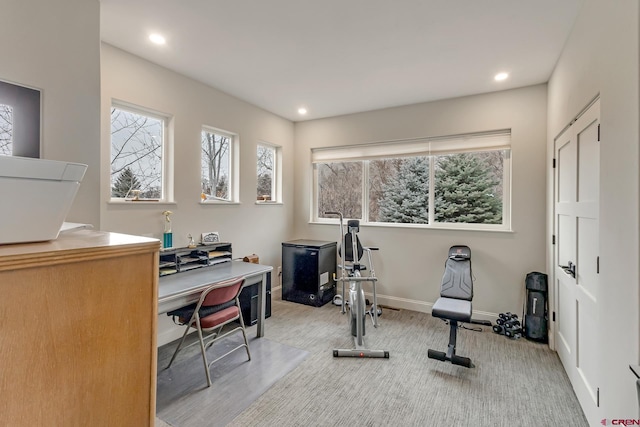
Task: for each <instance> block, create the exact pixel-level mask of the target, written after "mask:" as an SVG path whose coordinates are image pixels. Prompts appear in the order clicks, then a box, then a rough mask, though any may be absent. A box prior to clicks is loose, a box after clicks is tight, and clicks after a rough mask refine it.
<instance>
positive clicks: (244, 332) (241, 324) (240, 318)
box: [239, 312, 251, 360]
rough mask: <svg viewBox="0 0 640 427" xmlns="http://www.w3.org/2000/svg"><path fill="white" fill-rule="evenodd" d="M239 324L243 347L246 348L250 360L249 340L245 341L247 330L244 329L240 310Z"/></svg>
mask: <svg viewBox="0 0 640 427" xmlns="http://www.w3.org/2000/svg"><path fill="white" fill-rule="evenodd" d="M239 320H240V326H241V327H242V336H243V338H244V348H246V349H247V357H248V358H249V360H251V353H249V341H247V332H246V331H245V328H244V319H242V312H241V313H240V317H239Z"/></svg>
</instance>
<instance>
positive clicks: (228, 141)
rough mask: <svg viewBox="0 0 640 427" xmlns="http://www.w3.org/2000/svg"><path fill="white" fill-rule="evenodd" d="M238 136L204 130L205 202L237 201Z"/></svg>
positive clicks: (202, 161)
mask: <svg viewBox="0 0 640 427" xmlns="http://www.w3.org/2000/svg"><path fill="white" fill-rule="evenodd" d="M236 140H237V136H236V135H234V134H232V133H229V132H225V131H221V130H218V129H213V128H203V129H202V157H201V166H202V167H201V172H202V173H201V198H202V201H203V202H215V201H221V202H232V201H237V199H238V196H237V191H236V190H235V179H236V176H235V175H234V172H235V171H234V169H235V168H234V167H233V165H234V161H235V159H234V157H235V156H234V150H235V144H236Z"/></svg>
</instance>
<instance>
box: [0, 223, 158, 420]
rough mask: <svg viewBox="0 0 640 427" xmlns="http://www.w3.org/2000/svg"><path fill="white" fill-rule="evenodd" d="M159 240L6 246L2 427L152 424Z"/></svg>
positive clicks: (1, 249)
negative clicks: (3, 426)
mask: <svg viewBox="0 0 640 427" xmlns="http://www.w3.org/2000/svg"><path fill="white" fill-rule="evenodd" d="M159 249H160V243H159V241H158V240H155V239H149V238H144V237H136V236H127V235H123V234H116V233H106V232H98V231H89V230H82V231H76V232H72V233H68V234H61V235H60V237H59V238H58V239H57V240H54V241H51V242H43V243H30V244H18V245H4V246H0V331H1V332H0V337H1V338H0V396H1V397H0V425H7V426H9V425H10V426H43V425H50V426H135V427H139V426H153V424H154V421H155V399H156V396H155V392H156V359H157V349H156V322H157V311H158V288H157V285H158V251H159Z"/></svg>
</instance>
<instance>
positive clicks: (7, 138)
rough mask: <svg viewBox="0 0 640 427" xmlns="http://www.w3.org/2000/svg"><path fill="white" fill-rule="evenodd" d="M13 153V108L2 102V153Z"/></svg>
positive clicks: (0, 116)
mask: <svg viewBox="0 0 640 427" xmlns="http://www.w3.org/2000/svg"><path fill="white" fill-rule="evenodd" d="M12 154H13V108H12V107H11V106H10V105H4V104H0V155H3V156H11V155H12Z"/></svg>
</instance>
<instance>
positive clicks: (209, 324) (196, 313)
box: [167, 277, 251, 387]
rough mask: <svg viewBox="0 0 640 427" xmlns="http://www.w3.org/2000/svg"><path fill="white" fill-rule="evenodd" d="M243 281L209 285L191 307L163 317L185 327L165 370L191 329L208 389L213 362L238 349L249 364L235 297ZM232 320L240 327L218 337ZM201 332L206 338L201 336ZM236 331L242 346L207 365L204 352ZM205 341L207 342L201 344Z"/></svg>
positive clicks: (236, 280)
mask: <svg viewBox="0 0 640 427" xmlns="http://www.w3.org/2000/svg"><path fill="white" fill-rule="evenodd" d="M244 280H245V279H244V277H241V278H239V279H231V280H227V281H225V282H222V283H218V284H216V285H212V286H210V287H209V288H207V289H205V290H204V291H203V292H202V294H201V295H200V299H199V300H198V302H197V303H196V304H195V305H194V304H192V305H190V306H187V307H183V308H181V309H179V310H175V311H173V312H170V313H167V314H168V315H172V316H174V319H176V318H177V321H178V322H179V324H181V325H185V326H186V328H185V331H184V334H183V335H182V339H181V340H180V344H178V348H176V351H175V353H173V357H172V358H171V361H170V362H169V365H168V366H167V368H169V367H171V364H172V363H173V361H174V360H175V358H176V356H177V355H178V352H179V351H180V348H181V347H182V344H183V343H184V340H185V338H186V337H187V333H188V332H189V329H191V328H194V329H197V331H198V340H199V343H200V350H201V351H202V360H203V361H204V370H205V372H206V374H207V386H208V387H211V374H210V372H209V367H210V366H211V365H212V364H213V363H215V362H217V361H218V360H220V359H222V358H223V357H226V356H228V355H229V354H231V353H233V352H234V351H236V350H238V349H240V348H242V347H244V348H245V349H246V350H247V356H248V358H249V360H251V353H249V343H248V341H247V333H246V331H245V327H244V321H243V319H242V312H241V311H240V301H239V300H238V296H239V295H240V291H241V290H242V285H243V284H244ZM235 320H238V321H239V323H240V326H238V327H236V328H234V329H232V330H230V331H228V332H225V333H224V334H223V335H220V332H221V331H222V328H223V326H225V325H226V324H228V323H231V322H233V321H235ZM203 331H204V332H205V333H208V334H206V335H204V336H203ZM238 331H242V336H243V337H244V344H240V345H239V346H237V347H235V348H233V349H231V350H229V351H228V352H227V353H225V354H223V355H222V356H220V357H218V358H217V359H215V360H212V361H211V362H207V354H206V350H207V349H208V348H209V347H211V346H212V345H213V343H215V342H216V341H219V340H221V339H223V338H225V337H227V336H229V335H231V334H233V333H234V332H238ZM206 340H210V341H208V342H207V343H206V344H205V341H206Z"/></svg>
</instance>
